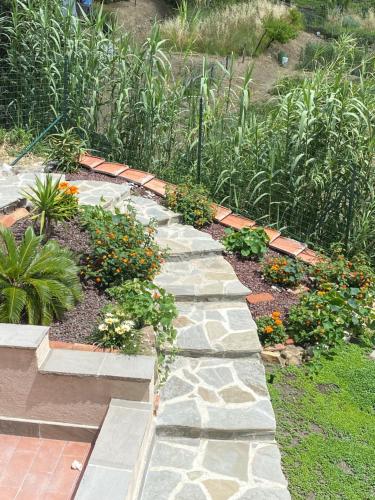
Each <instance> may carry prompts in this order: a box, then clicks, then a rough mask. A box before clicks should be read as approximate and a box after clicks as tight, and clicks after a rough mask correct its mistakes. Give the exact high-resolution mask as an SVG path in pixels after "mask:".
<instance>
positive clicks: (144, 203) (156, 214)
mask: <svg viewBox="0 0 375 500" xmlns="http://www.w3.org/2000/svg"><path fill="white" fill-rule="evenodd" d="M121 185H123V184H121ZM129 205H130V206H132V207H133V208H134V209H135V211H136V213H137V219H138V220H139V221H140V222H141V223H142V224H149V223H150V222H151V221H152V220H154V221H155V222H156V223H157V224H158V226H164V225H167V224H173V223H176V222H179V220H180V216H179V215H178V214H176V213H175V212H172V211H171V210H168V209H167V208H165V207H163V206H161V205H159V204H158V203H156V201H154V200H151V199H150V198H142V197H140V196H133V195H130V196H128V197H126V198H125V199H124V200H123V201H122V202H120V203H117V204H115V208H117V209H118V210H120V211H121V212H126V211H127V208H128V206H129Z"/></svg>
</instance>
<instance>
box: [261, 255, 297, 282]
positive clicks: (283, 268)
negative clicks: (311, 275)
mask: <svg viewBox="0 0 375 500" xmlns="http://www.w3.org/2000/svg"><path fill="white" fill-rule="evenodd" d="M262 274H263V276H264V277H265V279H266V280H267V281H269V282H270V283H275V284H277V285H282V286H297V285H299V284H300V283H301V281H302V280H303V277H304V275H305V267H304V265H303V264H302V262H299V261H298V260H296V259H291V258H289V257H267V258H266V259H265V260H264V261H263V262H262Z"/></svg>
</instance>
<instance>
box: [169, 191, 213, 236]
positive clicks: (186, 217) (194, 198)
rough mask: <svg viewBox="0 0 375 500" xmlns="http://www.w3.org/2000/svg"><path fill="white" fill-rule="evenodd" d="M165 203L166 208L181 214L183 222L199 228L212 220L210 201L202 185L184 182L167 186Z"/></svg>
mask: <svg viewBox="0 0 375 500" xmlns="http://www.w3.org/2000/svg"><path fill="white" fill-rule="evenodd" d="M166 203H167V207H168V208H170V209H171V210H174V211H175V212H178V213H180V214H181V217H182V221H183V223H184V224H190V225H192V226H194V227H198V228H201V227H203V226H205V225H206V224H210V223H211V222H212V220H213V216H214V211H213V208H212V206H211V205H212V201H211V200H210V198H209V195H208V192H207V191H206V189H205V188H204V187H202V186H194V185H192V184H184V185H180V186H176V187H167V189H166Z"/></svg>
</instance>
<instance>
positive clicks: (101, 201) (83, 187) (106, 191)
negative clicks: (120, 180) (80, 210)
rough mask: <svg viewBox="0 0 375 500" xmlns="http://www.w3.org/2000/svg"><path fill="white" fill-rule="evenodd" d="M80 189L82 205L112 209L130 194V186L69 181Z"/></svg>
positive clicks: (79, 197) (80, 202) (79, 195)
mask: <svg viewBox="0 0 375 500" xmlns="http://www.w3.org/2000/svg"><path fill="white" fill-rule="evenodd" d="M69 184H72V185H73V186H77V187H78V189H79V193H78V202H79V204H80V205H101V206H103V207H104V208H110V207H111V206H112V205H114V204H116V203H118V202H120V201H121V200H122V199H124V198H125V197H126V196H129V194H130V186H129V184H125V183H124V184H114V183H113V182H102V181H69Z"/></svg>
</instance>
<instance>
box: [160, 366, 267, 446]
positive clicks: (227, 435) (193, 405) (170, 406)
mask: <svg viewBox="0 0 375 500" xmlns="http://www.w3.org/2000/svg"><path fill="white" fill-rule="evenodd" d="M156 427H157V433H158V434H159V435H165V436H176V435H180V436H186V437H204V438H213V439H234V438H241V437H242V438H244V437H246V438H248V439H265V440H267V439H268V440H270V439H273V437H274V433H275V417H274V414H273V410H272V406H271V403H270V400H269V395H268V390H267V385H266V380H265V373H264V367H263V364H262V363H261V362H260V361H259V360H258V359H253V358H246V359H244V358H242V359H241V358H240V359H224V358H222V359H220V358H199V359H196V358H186V357H177V359H176V361H175V362H174V364H173V365H172V367H171V372H170V376H169V378H168V380H167V381H166V383H165V385H164V386H163V388H162V390H161V394H160V406H159V413H158V418H157V422H156Z"/></svg>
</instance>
